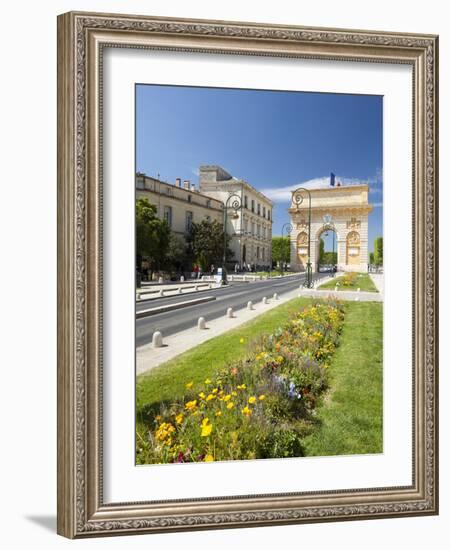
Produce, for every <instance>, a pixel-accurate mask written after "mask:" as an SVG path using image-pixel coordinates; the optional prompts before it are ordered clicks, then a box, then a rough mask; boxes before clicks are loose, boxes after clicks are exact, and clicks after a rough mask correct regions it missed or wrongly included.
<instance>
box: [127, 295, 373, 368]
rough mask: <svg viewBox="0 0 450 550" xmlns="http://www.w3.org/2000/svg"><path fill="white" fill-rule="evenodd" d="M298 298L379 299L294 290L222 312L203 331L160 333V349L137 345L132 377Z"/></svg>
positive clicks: (193, 328)
mask: <svg viewBox="0 0 450 550" xmlns="http://www.w3.org/2000/svg"><path fill="white" fill-rule="evenodd" d="M300 296H305V297H307V296H310V297H311V298H326V297H327V296H332V297H334V298H338V299H340V300H351V301H361V302H366V301H377V302H381V301H382V300H383V298H382V296H380V295H379V294H376V293H374V292H343V291H341V292H334V291H330V290H315V289H305V288H300V289H298V288H297V289H295V290H292V291H291V292H287V293H286V294H283V295H282V296H280V297H279V298H278V300H274V299H273V298H270V299H268V303H267V304H263V303H262V302H258V303H255V304H254V305H253V307H254V309H253V310H248V309H247V308H242V309H238V310H236V311H235V313H234V315H235V317H234V318H232V319H230V318H228V317H226V315H225V311H224V316H223V317H219V318H218V319H214V320H212V321H211V322H209V323H208V319H206V326H207V329H206V330H199V329H198V328H197V327H192V328H190V329H187V330H184V331H182V332H178V333H177V334H173V335H171V336H168V337H167V338H164V334H163V341H164V346H163V347H161V348H153V346H152V344H151V342H150V343H148V344H146V345H145V346H141V347H139V348H137V349H136V374H137V375H139V374H142V373H144V372H147V371H149V370H151V369H154V368H155V367H157V366H159V365H161V364H162V363H165V362H166V361H169V360H170V359H172V358H173V357H176V356H177V355H179V354H180V353H183V352H185V351H187V350H189V349H191V348H193V347H195V346H198V345H200V344H202V343H203V342H206V341H207V340H210V339H211V338H215V337H216V336H220V335H221V334H223V333H224V332H227V331H229V330H231V329H234V328H237V327H239V326H240V325H242V324H243V323H246V322H247V321H251V320H253V319H255V318H256V317H258V316H259V315H261V314H263V313H266V312H267V311H270V310H271V309H273V308H275V307H278V306H279V305H281V304H283V303H286V302H288V301H289V300H292V299H293V298H297V297H300Z"/></svg>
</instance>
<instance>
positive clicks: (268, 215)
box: [267, 210, 270, 220]
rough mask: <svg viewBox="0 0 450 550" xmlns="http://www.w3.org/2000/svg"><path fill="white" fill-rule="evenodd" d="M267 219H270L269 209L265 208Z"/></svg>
mask: <svg viewBox="0 0 450 550" xmlns="http://www.w3.org/2000/svg"><path fill="white" fill-rule="evenodd" d="M267 219H268V220H270V210H267Z"/></svg>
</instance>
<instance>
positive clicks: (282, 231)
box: [281, 222, 293, 275]
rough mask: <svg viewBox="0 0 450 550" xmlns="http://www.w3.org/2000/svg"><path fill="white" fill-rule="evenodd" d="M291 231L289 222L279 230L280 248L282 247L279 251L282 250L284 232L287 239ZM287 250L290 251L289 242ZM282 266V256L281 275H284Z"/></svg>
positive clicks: (282, 263) (282, 262)
mask: <svg viewBox="0 0 450 550" xmlns="http://www.w3.org/2000/svg"><path fill="white" fill-rule="evenodd" d="M292 229H293V228H292V225H291V224H290V223H289V222H287V223H285V224H284V225H283V227H282V228H281V247H282V248H281V250H283V239H284V232H285V231H286V237H287V236H288V235H290V234H291V231H292ZM289 250H290V242H289ZM283 265H284V261H283V255H281V275H284V268H283Z"/></svg>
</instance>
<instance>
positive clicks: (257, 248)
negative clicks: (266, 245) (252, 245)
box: [256, 246, 259, 260]
mask: <svg viewBox="0 0 450 550" xmlns="http://www.w3.org/2000/svg"><path fill="white" fill-rule="evenodd" d="M256 259H257V260H259V246H257V247H256Z"/></svg>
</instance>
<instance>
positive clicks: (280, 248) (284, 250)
mask: <svg viewBox="0 0 450 550" xmlns="http://www.w3.org/2000/svg"><path fill="white" fill-rule="evenodd" d="M290 258H291V250H290V238H289V237H272V261H273V262H276V263H285V264H286V263H288V262H289V261H290Z"/></svg>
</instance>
